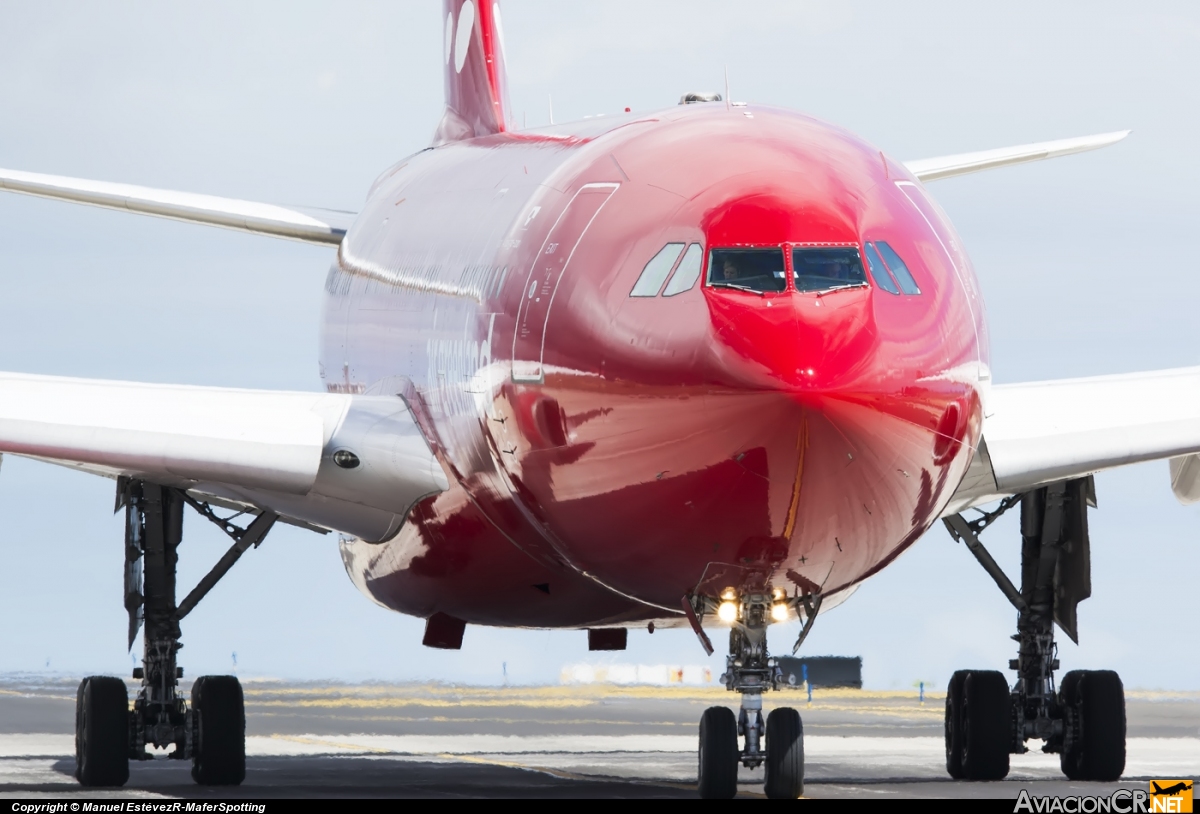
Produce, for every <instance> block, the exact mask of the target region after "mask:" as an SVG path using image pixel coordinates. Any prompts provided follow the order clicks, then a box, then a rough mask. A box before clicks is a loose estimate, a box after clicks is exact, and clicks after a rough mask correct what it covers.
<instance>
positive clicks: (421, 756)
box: [0, 676, 1200, 798]
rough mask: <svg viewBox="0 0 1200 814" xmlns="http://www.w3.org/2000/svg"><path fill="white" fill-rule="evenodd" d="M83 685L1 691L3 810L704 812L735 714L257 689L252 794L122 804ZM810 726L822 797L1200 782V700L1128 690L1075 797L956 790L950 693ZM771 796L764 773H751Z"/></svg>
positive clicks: (821, 696) (516, 695) (156, 785)
mask: <svg viewBox="0 0 1200 814" xmlns="http://www.w3.org/2000/svg"><path fill="white" fill-rule="evenodd" d="M74 688H75V681H73V680H70V681H68V680H65V679H62V680H60V679H43V678H27V679H24V678H20V677H11V676H10V677H7V678H3V679H0V795H8V796H14V795H16V796H49V797H56V798H58V797H67V796H70V797H105V796H121V797H128V796H143V797H159V796H166V797H187V798H216V797H260V798H261V797H322V796H329V797H345V796H359V797H379V796H404V797H464V796H465V797H509V796H538V797H692V796H694V795H695V791H694V783H695V772H696V766H695V762H696V758H695V751H694V750H695V746H696V744H695V739H696V725H697V722H698V721H699V718H700V713H701V712H702V711H703V710H704V708H705V707H708V706H711V705H714V704H732V703H736V699H735V698H733V697H732V696H731V695H729V694H727V693H725V692H724V691H723V690H717V689H711V688H700V687H690V688H689V687H671V688H649V687H611V686H608V687H601V686H579V687H512V688H478V687H450V686H441V685H338V684H287V683H281V682H270V681H247V682H246V683H245V688H246V712H247V736H248V738H247V752H248V754H249V759H248V770H247V778H246V782H245V784H243V785H242V786H241V787H239V788H235V789H209V788H202V787H198V786H196V785H194V784H193V783H192V782H191V777H190V774H189V765H188V764H187V763H183V762H176V761H171V760H167V759H165V758H163V759H158V760H154V761H148V762H143V763H135V764H134V765H133V766H132V769H131V776H130V781H129V784H128V785H127V786H126V787H125V788H124V789H121V790H119V791H118V790H98V791H83V790H81V789H80V788H79V787H78V786H77V785H76V784H75V782H74V780H73V779H72V777H71V773H72V771H73V770H74V759H73V757H72V752H73V740H72V738H73V717H74V703H73V701H74ZM767 700H768V702H774V704H775V705H780V706H782V705H785V704H787V705H791V706H795V707H797V708H798V709H799V710H800V712H801V715H802V716H803V719H804V726H805V748H806V755H807V763H806V774H807V783H806V788H805V794H806V796H809V797H1009V798H1015V797H1016V796H1017V794H1018V793H1019V791H1020V789H1022V788H1028V789H1029V790H1030V793H1031V794H1058V795H1064V794H1095V793H1102V792H1104V791H1106V790H1111V789H1113V788H1115V787H1116V786H1117V785H1121V786H1126V787H1129V788H1145V787H1146V782H1147V780H1148V779H1151V778H1179V777H1187V778H1195V777H1196V776H1197V775H1200V693H1153V692H1137V691H1130V692H1129V693H1128V700H1127V709H1128V719H1129V741H1128V753H1129V757H1128V761H1127V765H1126V776H1125V778H1123V780H1122V782H1121V783H1120V784H1107V785H1106V784H1088V783H1070V782H1068V781H1066V780H1065V779H1063V777H1062V775H1061V774H1060V773H1059V771H1058V764H1057V758H1056V757H1055V756H1053V755H1043V754H1041V753H1039V752H1036V751H1033V752H1030V753H1029V754H1026V755H1018V756H1013V759H1012V771H1011V773H1010V775H1009V778H1008V780H1006V781H1004V782H1000V783H955V782H951V781H950V780H949V779H948V778H947V776H946V774H945V769H944V768H943V755H942V743H941V708H942V703H943V700H942V698H941V697H940V696H930V697H929V698H927V700H926V703H925V704H924V705H922V704H920V703H919V702H918V700H917V698H916V697H914V695H913V694H912V693H884V692H858V691H825V692H821V691H818V692H816V693H815V694H814V698H813V703H812V704H811V705H808V704H807V703H806V701H805V697H804V695H803V694H802V693H799V692H790V693H780V694H779V695H778V696H775V697H768V699H767ZM741 780H742V792H743V794H744V795H746V796H753V795H755V794H758V793H760V792H761V783H762V771H761V769H760V770H758V771H747V770H743V771H742V776H741Z"/></svg>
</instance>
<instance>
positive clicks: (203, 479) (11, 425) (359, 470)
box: [0, 373, 449, 541]
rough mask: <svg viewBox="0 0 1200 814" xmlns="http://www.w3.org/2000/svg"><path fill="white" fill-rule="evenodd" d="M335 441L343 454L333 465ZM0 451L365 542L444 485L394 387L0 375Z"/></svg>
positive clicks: (385, 532)
mask: <svg viewBox="0 0 1200 814" xmlns="http://www.w3.org/2000/svg"><path fill="white" fill-rule="evenodd" d="M339 451H346V452H349V453H352V456H351V457H350V458H349V460H347V458H346V456H342V464H343V465H338V464H336V463H334V453H335V452H339ZM0 452H8V453H14V454H17V455H23V456H26V457H31V458H37V459H41V460H45V461H50V462H53V463H59V464H64V465H67V466H73V467H76V468H80V469H84V470H86V471H89V472H93V473H96V474H102V475H109V476H121V475H123V476H127V477H133V478H141V479H145V480H149V481H152V482H154V483H158V484H161V485H164V486H174V487H177V488H182V489H189V490H192V491H194V492H197V493H200V494H204V495H211V496H213V497H217V498H221V499H224V500H227V501H233V502H236V503H241V504H244V505H250V506H256V507H258V508H261V509H267V510H270V511H272V512H274V513H275V514H279V515H281V516H283V517H287V518H290V519H293V520H299V521H303V522H305V523H310V524H313V525H317V526H322V527H325V528H329V529H335V530H337V531H343V532H347V533H350V534H353V535H355V536H357V537H361V538H362V539H365V540H368V541H379V540H383V539H387V538H388V537H391V536H392V535H394V534H395V533H396V532H397V531H398V530H399V529H400V526H401V524H403V522H404V517H405V515H407V513H408V511H409V509H410V508H411V507H412V506H413V505H414V504H415V503H416V502H417V501H418V500H420V499H421V498H423V497H426V496H428V495H431V494H436V493H438V492H442V491H445V490H446V489H447V488H449V482H448V480H447V478H446V475H445V473H444V471H443V470H442V468H441V465H440V464H439V463H438V462H437V459H436V458H435V457H434V455H433V453H432V452H431V451H430V448H429V445H428V444H427V443H426V441H425V438H424V436H423V435H422V433H421V430H420V428H419V427H418V426H417V423H416V421H415V419H414V416H413V415H412V413H411V411H410V410H409V408H408V406H407V405H406V404H405V402H404V401H403V400H402V399H401V398H400V397H398V396H359V395H353V396H352V395H341V394H329V393H295V392H275V391H264V390H235V389H230V388H220V387H188V386H179V385H159V384H141V383H135V382H112V381H98V380H91V379H70V378H60V377H55V376H34V375H26V374H17V373H0ZM347 463H350V464H352V465H350V466H346V465H345V464H347Z"/></svg>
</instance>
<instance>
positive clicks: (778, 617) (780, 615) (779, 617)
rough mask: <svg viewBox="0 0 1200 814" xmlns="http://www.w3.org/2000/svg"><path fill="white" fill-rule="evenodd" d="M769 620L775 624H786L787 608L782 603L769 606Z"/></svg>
mask: <svg viewBox="0 0 1200 814" xmlns="http://www.w3.org/2000/svg"><path fill="white" fill-rule="evenodd" d="M771 618H772V619H774V620H775V621H776V622H786V621H787V620H788V606H787V604H786V603H784V602H777V603H775V604H774V605H772V606H771Z"/></svg>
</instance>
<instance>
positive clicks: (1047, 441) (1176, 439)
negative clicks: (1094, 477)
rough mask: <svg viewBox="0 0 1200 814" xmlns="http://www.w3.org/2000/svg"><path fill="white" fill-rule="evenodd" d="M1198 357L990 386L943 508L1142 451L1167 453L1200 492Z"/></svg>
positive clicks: (1128, 459) (1174, 471) (1184, 496)
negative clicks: (976, 440)
mask: <svg viewBox="0 0 1200 814" xmlns="http://www.w3.org/2000/svg"><path fill="white" fill-rule="evenodd" d="M1197 453H1200V367H1189V368H1177V369H1174V370H1158V371H1151V372H1146V373H1127V374H1120V375H1114V376H1094V377H1090V378H1081V379H1061V380H1057V381H1045V382H1029V383H1025V384H1010V385H1000V386H997V387H995V388H994V389H993V390H992V392H991V394H990V396H989V399H988V405H987V414H986V415H985V416H984V421H983V442H982V443H981V444H980V447H979V449H978V450H977V451H976V454H975V457H974V459H973V460H972V462H971V466H970V468H969V469H968V471H967V475H966V477H965V478H964V479H963V482H962V483H961V484H960V485H959V487H958V490H957V491H956V492H955V493H954V496H953V498H952V499H951V501H950V504H949V505H948V506H947V508H946V510H945V512H944V513H945V514H947V515H949V514H954V513H956V512H959V511H962V510H963V509H966V508H969V507H971V506H977V505H980V504H983V503H988V502H990V501H992V500H995V499H997V498H1000V497H1004V496H1006V495H1013V494H1019V493H1021V492H1025V491H1028V490H1030V489H1033V488H1034V487H1037V486H1040V485H1043V484H1046V483H1051V482H1053V481H1059V480H1066V479H1068V478H1077V477H1082V476H1085V475H1089V474H1092V473H1094V472H1100V471H1102V470H1105V469H1113V468H1116V467H1119V466H1125V465H1128V464H1134V463H1140V462H1142V461H1153V460H1161V459H1171V476H1172V486H1173V488H1174V490H1175V494H1176V496H1177V497H1178V498H1179V499H1180V500H1183V501H1185V502H1186V501H1189V500H1193V501H1194V500H1196V499H1200V458H1198V457H1197V455H1196V454H1197Z"/></svg>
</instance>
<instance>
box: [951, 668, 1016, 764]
mask: <svg viewBox="0 0 1200 814" xmlns="http://www.w3.org/2000/svg"><path fill="white" fill-rule="evenodd" d="M1011 703H1012V702H1011V700H1010V697H1009V690H1008V680H1007V679H1005V677H1004V674H1003V673H1000V672H997V671H995V670H971V671H969V672H967V673H966V676H965V677H964V680H963V682H962V706H961V712H960V713H959V721H960V723H961V730H960V731H961V744H962V753H961V754H962V758H961V760H962V776H963V777H964V778H965V779H968V780H1001V779H1003V778H1004V777H1005V776H1006V775H1007V774H1008V747H1009V743H1010V742H1011V740H1012V738H1011V737H1010V733H1009V727H1010V726H1011V719H1012V716H1011V711H1010V706H1009V705H1010V704H1011Z"/></svg>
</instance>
